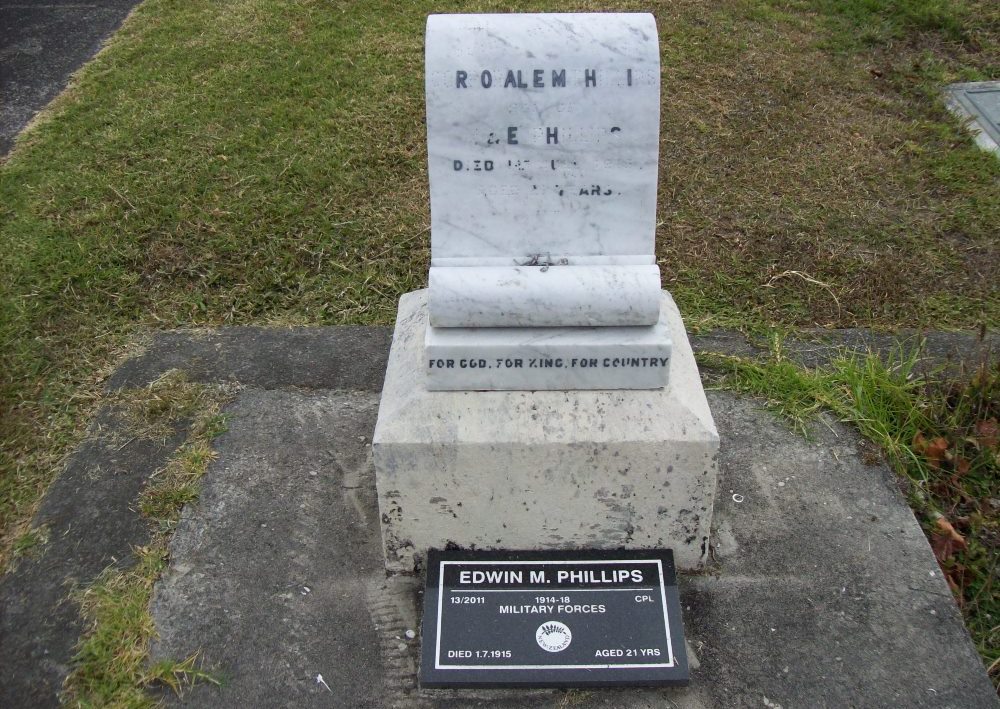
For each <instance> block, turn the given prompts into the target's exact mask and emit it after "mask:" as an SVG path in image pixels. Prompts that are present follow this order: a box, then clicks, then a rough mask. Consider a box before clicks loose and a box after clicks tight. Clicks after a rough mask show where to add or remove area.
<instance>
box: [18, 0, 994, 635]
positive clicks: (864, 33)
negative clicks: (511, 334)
mask: <svg viewBox="0 0 1000 709" xmlns="http://www.w3.org/2000/svg"><path fill="white" fill-rule="evenodd" d="M428 7H429V6H427V5H425V4H423V3H416V2H406V1H405V0H396V1H395V2H385V1H376V0H358V1H356V2H346V1H336V0H334V1H324V2H319V1H317V0H213V1H212V2H208V1H207V0H184V1H181V0H146V1H145V2H144V3H143V4H142V5H140V6H139V7H138V8H137V9H136V11H135V12H134V14H133V15H132V16H131V17H130V18H129V19H128V20H127V21H126V23H125V25H124V26H123V28H122V29H121V31H120V32H119V33H118V34H117V35H116V36H115V38H114V39H113V40H112V41H111V43H110V44H109V46H108V47H107V49H106V50H105V51H103V52H102V53H101V54H99V55H98V57H97V58H96V59H95V60H94V61H93V62H92V63H91V64H90V65H88V66H87V67H86V69H85V70H84V71H83V72H82V73H81V74H80V75H79V76H78V77H77V78H76V80H75V81H74V82H73V83H72V85H71V87H70V89H69V90H68V91H67V92H66V93H65V94H64V95H63V96H62V97H60V98H59V99H57V100H56V102H55V103H54V105H53V107H52V108H51V109H50V110H48V111H46V113H45V115H44V116H43V118H42V119H41V120H39V121H38V122H37V124H36V125H35V126H34V127H33V128H31V129H30V130H28V131H27V132H26V133H25V134H24V135H23V136H22V138H21V139H20V141H19V143H18V144H17V146H16V148H15V150H14V151H13V153H12V154H11V155H10V157H9V158H8V159H7V160H6V162H5V164H3V165H0V240H2V248H0V343H2V345H0V346H2V350H0V407H2V408H0V415H2V420H0V562H2V561H3V559H4V558H7V557H9V554H10V551H11V549H13V548H14V546H15V542H16V541H17V540H18V539H21V533H22V531H23V530H24V529H25V524H26V522H27V520H28V519H29V518H30V516H31V514H32V512H33V510H34V509H35V507H36V505H37V502H38V500H39V498H40V496H41V494H42V493H43V492H44V490H45V489H46V487H47V485H48V483H49V482H50V481H51V479H52V478H53V476H54V475H55V474H56V473H57V472H58V470H59V466H60V461H61V459H62V457H63V456H64V455H65V454H66V453H67V452H68V451H69V450H70V449H71V448H72V445H73V444H74V443H75V442H76V441H77V440H78V439H79V436H80V435H81V431H82V427H83V426H84V425H85V424H86V421H87V419H88V416H89V414H90V412H91V411H92V410H93V407H94V405H95V404H96V402H97V401H98V400H99V399H100V397H101V394H100V382H101V380H102V378H103V377H104V376H105V375H106V374H107V373H108V372H109V371H110V370H111V369H112V368H113V367H114V365H115V363H116V362H117V361H119V359H120V358H121V357H122V356H123V354H124V353H125V352H126V350H127V348H128V347H130V346H133V344H132V343H135V342H137V341H141V334H142V333H144V332H148V330H149V329H151V328H169V327H187V326H197V325H227V324H237V323H240V324H245V323H256V324H342V323H365V324H388V323H390V322H391V320H392V318H393V316H394V313H395V308H396V302H397V299H398V297H399V295H400V294H402V293H404V292H406V291H409V290H413V289H415V288H419V287H422V286H423V285H424V283H425V278H426V273H427V264H428V259H429V235H428V226H429V214H428V197H427V184H426V176H425V158H426V155H425V134H424V125H423V91H422V86H423V83H422V82H423V56H422V42H423V24H424V17H425V13H426V12H427V9H428ZM433 9H434V10H435V11H439V12H448V11H466V12H472V11H530V10H547V11H558V10H587V9H593V10H615V9H621V10H643V11H645V10H650V9H652V10H653V12H654V13H655V14H656V17H657V21H658V25H659V30H660V35H661V37H660V45H661V51H662V55H663V84H662V86H663V91H662V95H663V112H662V120H663V127H662V142H661V159H662V173H661V174H662V179H661V186H660V199H659V227H658V234H657V243H658V256H659V262H660V266H661V271H662V273H663V280H664V287H666V288H668V289H669V290H671V292H672V293H673V294H674V297H675V298H676V299H677V301H678V303H679V305H680V307H681V309H682V312H683V313H684V314H685V317H686V319H687V321H688V324H689V326H690V327H692V328H699V327H709V326H728V327H740V328H745V329H748V330H754V331H766V330H770V329H782V330H788V329H792V328H795V327H796V326H806V325H808V326H813V325H820V326H829V327H837V326H864V327H873V328H879V329H892V328H897V327H901V326H907V327H931V328H939V329H953V328H972V327H980V326H982V327H990V328H995V327H996V326H997V325H998V324H1000V278H998V277H997V274H998V273H1000V244H998V241H1000V240H998V231H1000V161H998V160H997V159H996V158H995V157H993V156H991V155H988V154H985V153H982V152H981V151H979V150H977V149H976V148H975V147H974V146H973V145H972V142H971V140H970V139H969V137H968V136H967V135H966V134H965V133H964V132H963V131H962V130H961V129H960V128H959V127H958V126H957V125H956V124H955V122H954V121H953V120H952V119H951V118H950V116H949V115H948V114H947V112H946V111H945V110H944V107H943V104H942V102H941V101H940V99H939V94H938V92H939V89H940V87H941V86H942V85H943V84H944V83H948V82H951V81H974V80H985V79H991V78H993V79H995V78H1000V4H997V3H996V2H995V0H954V1H952V2H946V1H945V0H896V1H895V2H892V3H888V2H886V3H882V2H877V1H876V0H720V1H719V2H714V1H709V0H680V1H679V2H670V3H666V2H662V3H661V2H650V3H645V4H640V3H637V2H610V1H609V2H601V3H597V2H590V1H589V0H588V1H585V2H576V3H569V2H564V1H563V0H550V1H549V2H545V3H541V2H523V3H513V2H509V3H500V2H495V3H489V2H468V3H459V2H442V3H437V4H435V5H434V6H433ZM907 443H910V442H907ZM986 480H987V483H988V485H989V486H990V487H989V488H988V489H989V490H990V491H991V492H990V494H991V495H992V496H994V497H1000V491H998V484H1000V483H998V481H997V472H996V466H995V461H994V465H993V467H992V468H991V469H989V470H987V473H986ZM994 552H995V549H994ZM988 573H990V574H993V573H995V569H994V570H991V571H989V572H988ZM996 623H997V621H996V620H993V624H994V625H996ZM994 632H995V630H994ZM994 637H995V636H994Z"/></svg>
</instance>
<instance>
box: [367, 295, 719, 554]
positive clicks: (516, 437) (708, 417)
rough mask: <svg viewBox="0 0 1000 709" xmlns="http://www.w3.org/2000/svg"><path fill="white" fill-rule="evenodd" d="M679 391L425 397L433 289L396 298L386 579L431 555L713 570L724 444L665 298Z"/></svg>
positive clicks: (383, 496) (386, 436) (385, 396)
mask: <svg viewBox="0 0 1000 709" xmlns="http://www.w3.org/2000/svg"><path fill="white" fill-rule="evenodd" d="M661 308H662V315H661V317H662V318H663V319H665V321H666V322H667V323H668V325H669V330H670V336H671V340H672V341H673V353H672V356H671V359H670V364H669V366H670V375H669V377H670V378H669V381H670V385H669V386H668V387H667V388H666V389H662V390H648V391H641V390H638V391H534V392H532V391H489V392H454V391H427V387H426V381H425V379H426V376H427V375H426V370H425V367H424V366H423V364H424V363H423V361H422V358H423V344H424V333H425V330H426V327H427V307H426V291H416V292H414V293H409V294H407V295H405V296H403V298H402V299H401V300H400V304H399V314H398V318H397V321H396V329H395V333H394V336H393V344H392V350H391V352H390V355H389V364H388V369H387V371H386V377H385V384H384V386H383V390H382V400H381V404H380V406H379V413H378V423H377V425H376V427H375V435H374V437H373V442H372V448H373V455H374V461H375V470H376V484H377V488H378V498H379V511H380V516H381V520H382V541H383V545H384V549H385V557H386V567H387V568H388V569H390V570H393V571H405V570H412V569H413V568H414V566H415V562H416V561H417V559H419V558H420V557H421V556H422V555H423V554H424V552H426V550H427V549H428V548H431V547H445V546H447V545H448V544H457V545H459V546H462V547H476V548H488V549H500V548H504V549H515V548H520V549H553V548H574V547H588V548H597V549H603V548H619V547H624V548H652V547H669V548H672V549H673V550H674V554H675V559H676V561H677V564H678V567H680V568H682V569H693V568H697V567H698V566H700V565H701V564H702V563H703V561H704V560H705V557H706V554H707V549H708V536H709V529H710V526H711V521H712V520H711V518H712V502H713V497H714V494H715V480H716V453H717V451H718V448H719V436H718V433H717V431H716V428H715V422H714V421H713V420H712V414H711V412H710V411H709V408H708V402H707V400H706V399H705V393H704V390H703V389H702V385H701V380H700V379H699V377H698V371H697V367H696V365H695V361H694V355H693V354H692V352H691V347H690V345H689V343H688V339H687V335H686V333H685V331H684V325H683V323H682V322H681V318H680V314H679V313H678V311H677V307H676V305H675V304H674V302H673V300H672V299H671V297H670V296H669V294H667V293H664V294H663V299H662V305H661Z"/></svg>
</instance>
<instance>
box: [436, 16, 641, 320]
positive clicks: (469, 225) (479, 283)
mask: <svg viewBox="0 0 1000 709" xmlns="http://www.w3.org/2000/svg"><path fill="white" fill-rule="evenodd" d="M659 86H660V63H659V47H658V41H657V33H656V23H655V21H654V19H653V16H652V15H649V14H538V15H524V14H511V15H432V16H431V17H429V18H428V22H427V45H426V96H427V142H428V159H429V175H430V194H431V257H432V260H431V274H430V298H429V316H430V323H431V325H432V326H434V327H538V326H642V325H653V324H655V323H656V320H657V317H658V314H659V310H660V307H659V306H660V281H659V269H658V267H657V266H656V259H655V255H654V246H653V241H654V232H655V226H656V185H657V162H658V141H659V117H660V110H659V107H660V90H659Z"/></svg>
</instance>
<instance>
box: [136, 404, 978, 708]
mask: <svg viewBox="0 0 1000 709" xmlns="http://www.w3.org/2000/svg"><path fill="white" fill-rule="evenodd" d="M709 400H710V403H711V405H712V409H713V411H714V412H715V413H716V420H717V421H718V423H719V430H720V433H721V435H722V449H721V452H720V470H719V481H718V483H719V486H718V491H719V498H718V503H717V506H716V532H715V535H714V537H713V538H714V539H717V540H718V541H717V542H716V545H715V546H714V547H713V557H714V563H713V564H712V567H711V568H710V570H709V571H708V572H707V573H701V574H695V575H681V577H680V591H681V605H682V610H683V614H684V624H685V628H686V633H687V639H688V644H689V654H690V656H691V658H692V678H691V684H690V686H689V687H687V688H684V689H608V690H588V691H585V692H583V691H569V692H568V691H565V690H425V689H421V688H419V687H418V685H417V681H416V668H417V664H418V660H419V643H420V639H419V635H418V636H417V637H414V638H410V637H408V635H407V632H406V631H407V630H413V631H417V632H419V628H420V615H419V611H418V607H419V592H420V590H421V583H422V582H421V579H420V577H419V576H416V577H414V576H394V577H390V578H386V576H385V575H384V573H383V571H382V557H381V549H380V545H379V534H378V521H377V520H378V511H377V507H376V500H375V489H374V480H373V472H372V468H371V463H370V460H369V451H370V448H369V447H368V445H367V444H366V441H367V440H368V438H367V437H368V435H369V434H370V432H371V430H372V427H373V426H374V422H375V412H376V407H377V405H378V394H377V393H374V392H322V391H320V392H315V391H314V392H297V391H261V390H253V389H249V390H245V391H244V392H243V394H242V395H241V396H240V398H239V399H238V400H237V401H236V402H235V403H234V404H233V406H232V407H231V408H230V409H229V415H230V419H229V429H230V430H229V432H228V433H226V434H224V435H223V436H222V437H221V438H220V439H218V441H217V449H218V454H219V457H218V460H217V461H216V462H215V463H213V465H212V467H211V469H210V471H209V473H208V475H207V477H206V479H205V488H204V491H203V493H202V496H201V499H200V500H199V501H198V502H197V503H196V504H194V505H192V506H190V507H189V508H188V509H187V510H186V511H185V514H184V519H183V521H182V523H181V524H180V526H179V527H178V529H177V532H176V535H175V537H174V541H173V544H172V546H171V566H170V569H169V570H168V572H167V573H166V575H165V576H164V578H163V579H162V580H161V581H160V582H159V583H158V584H157V588H156V597H155V601H154V604H153V612H154V616H155V619H156V625H157V631H158V633H159V635H160V638H161V640H160V641H159V642H158V643H157V644H156V646H155V649H154V659H163V658H183V657H186V656H187V655H189V654H190V653H193V652H196V651H200V652H201V658H202V660H203V662H204V663H205V666H206V667H208V668H211V669H213V670H214V671H215V672H217V673H218V674H219V675H220V676H221V677H222V679H223V684H222V686H219V687H216V686H213V685H200V686H196V687H195V688H194V689H192V690H190V691H189V692H188V693H186V694H185V695H184V697H183V698H182V699H180V700H178V699H176V698H175V697H173V696H172V695H170V696H168V697H167V699H168V702H169V703H171V704H182V705H185V706H194V707H213V708H215V707H246V706H296V707H313V706H315V707H328V706H337V707H372V708H374V707H380V708H381V707H403V708H408V707H473V706H476V707H529V706H530V707H552V708H553V709H554V708H555V707H565V706H573V707H580V708H581V709H586V708H590V707H616V708H619V709H621V708H630V707H634V708H639V707H647V708H648V707H674V708H682V709H683V708H691V709H703V708H705V707H719V708H725V709H731V708H733V707H766V706H771V707H774V706H782V707H814V706H829V707H850V706H854V707H861V706H864V707H890V706H892V707H896V706H898V707H904V706H905V707H955V708H956V709H957V708H959V707H961V708H963V709H974V708H977V707H996V706H997V702H996V697H995V695H994V693H993V689H992V687H991V685H990V682H989V680H988V679H987V678H986V674H985V671H984V670H983V666H982V663H981V662H980V660H979V658H978V656H977V655H976V653H975V650H974V648H973V647H972V644H971V643H970V641H969V639H968V636H967V634H966V631H965V629H964V627H963V625H962V621H961V618H960V616H959V613H958V611H957V609H956V607H955V604H954V602H953V601H952V599H951V595H950V592H949V590H948V587H947V585H946V583H945V581H944V579H943V578H942V576H941V574H940V572H939V571H938V570H937V565H936V563H935V561H934V558H933V555H932V554H931V551H930V548H929V547H928V545H927V542H926V540H925V538H924V536H923V533H922V531H921V530H920V527H919V526H918V525H917V523H916V521H915V520H914V518H913V515H912V514H911V513H910V510H909V509H908V507H907V506H906V503H905V502H904V501H903V499H902V496H901V495H900V494H899V492H898V490H897V489H896V486H895V482H894V479H893V476H892V475H891V473H890V472H889V471H888V470H887V469H886V468H885V467H883V466H881V465H879V466H866V465H863V464H862V463H861V462H860V461H859V456H858V454H857V450H856V448H857V446H858V438H857V436H856V435H855V434H854V433H852V432H851V431H849V430H848V429H846V428H845V427H843V426H840V425H837V424H833V423H830V427H829V428H828V427H827V426H826V425H818V426H817V427H816V428H815V430H814V431H813V433H812V438H811V440H806V439H805V438H803V437H801V436H799V435H798V434H796V433H794V432H793V431H791V430H790V429H789V428H788V427H787V426H786V425H785V424H784V423H782V422H780V421H778V420H776V419H775V418H774V417H773V416H772V415H771V414H768V413H766V412H762V411H760V410H759V408H758V407H757V406H756V405H755V404H754V402H752V401H750V400H747V399H741V398H738V397H735V396H732V395H730V394H726V393H718V392H712V393H710V396H709ZM312 473H316V475H313V474H312ZM734 495H737V496H738V497H736V498H734ZM737 499H740V500H742V501H741V502H736V500H737ZM318 675H322V677H323V680H324V682H325V684H323V683H319V682H318V681H317V676H318ZM327 687H329V689H328V688H327Z"/></svg>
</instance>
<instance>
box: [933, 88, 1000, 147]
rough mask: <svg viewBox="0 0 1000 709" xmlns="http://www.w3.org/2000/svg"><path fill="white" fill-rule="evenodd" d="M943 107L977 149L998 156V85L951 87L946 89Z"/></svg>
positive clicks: (999, 89) (999, 137) (999, 109)
mask: <svg viewBox="0 0 1000 709" xmlns="http://www.w3.org/2000/svg"><path fill="white" fill-rule="evenodd" d="M945 103H946V104H947V106H948V108H949V109H950V110H951V112H952V113H954V114H955V115H957V116H958V117H959V118H960V119H961V120H962V122H963V123H965V124H966V126H967V127H968V128H969V130H970V131H971V132H972V135H973V138H974V140H975V141H976V144H977V145H979V147H980V148H982V149H983V150H988V151H990V152H992V153H995V154H996V155H997V156H1000V81H973V82H969V83H964V84H951V85H950V86H948V87H946V88H945Z"/></svg>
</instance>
